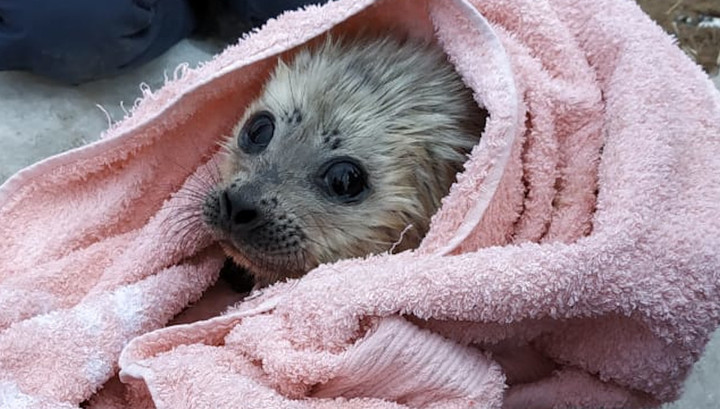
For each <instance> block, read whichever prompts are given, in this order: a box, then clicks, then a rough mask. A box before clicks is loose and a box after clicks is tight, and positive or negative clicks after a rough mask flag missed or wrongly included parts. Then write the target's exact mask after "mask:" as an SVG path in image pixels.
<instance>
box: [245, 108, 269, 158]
mask: <svg viewBox="0 0 720 409" xmlns="http://www.w3.org/2000/svg"><path fill="white" fill-rule="evenodd" d="M274 133H275V117H274V116H273V115H272V114H271V113H270V112H267V111H261V112H258V113H256V114H254V115H253V116H251V117H250V119H248V120H247V122H245V126H243V128H242V130H241V131H240V137H239V138H238V145H239V147H240V149H242V150H243V151H245V153H260V152H262V151H264V150H265V148H266V147H267V146H268V144H269V143H270V140H271V139H272V138H273V134H274Z"/></svg>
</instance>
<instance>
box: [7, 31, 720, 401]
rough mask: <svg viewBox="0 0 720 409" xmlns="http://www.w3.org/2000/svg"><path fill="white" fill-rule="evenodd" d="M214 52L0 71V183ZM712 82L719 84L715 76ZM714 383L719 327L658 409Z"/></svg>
mask: <svg viewBox="0 0 720 409" xmlns="http://www.w3.org/2000/svg"><path fill="white" fill-rule="evenodd" d="M216 51H217V49H216V48H214V47H213V46H211V45H208V44H205V43H199V42H195V41H184V42H182V43H180V44H178V45H177V46H176V47H174V48H173V49H171V50H170V51H169V52H168V53H166V54H165V55H164V56H163V57H161V58H159V59H157V60H155V61H153V62H152V63H150V64H148V65H146V66H144V67H141V68H139V69H137V70H135V71H133V72H131V73H128V74H125V75H123V76H121V77H117V78H113V79H108V80H102V81H96V82H93V83H89V84H85V85H82V86H79V87H67V86H63V85H59V84H55V83H51V82H48V81H45V80H43V79H41V78H38V77H35V76H32V75H29V74H24V73H10V72H0V183H2V182H3V181H4V180H5V179H7V178H8V177H9V176H11V175H12V174H13V173H15V172H16V171H18V170H20V169H21V168H23V167H25V166H28V165H30V164H32V163H34V162H36V161H38V160H41V159H43V158H46V157H48V156H51V155H54V154H57V153H60V152H63V151H65V150H68V149H71V148H73V147H77V146H80V145H82V144H85V143H87V142H90V141H93V140H96V139H98V137H99V136H100V133H101V132H102V131H103V130H105V129H106V128H107V126H108V121H117V120H120V119H122V117H123V116H124V115H125V114H124V109H123V107H125V108H129V107H131V106H132V104H133V102H134V101H135V99H136V98H138V97H139V96H140V95H141V91H140V88H139V84H140V83H142V82H145V83H147V84H148V85H149V86H150V88H151V89H157V88H159V87H161V86H162V84H163V83H164V81H165V74H167V75H170V76H172V72H173V70H174V68H175V67H176V66H177V65H178V64H180V63H183V62H188V63H190V65H191V66H193V65H195V64H197V62H199V61H203V60H206V59H209V58H210V56H211V55H212V53H213V52H216ZM714 82H715V85H716V86H717V87H718V89H720V77H716V78H714ZM121 103H122V105H121ZM97 105H101V106H102V107H103V109H104V111H103V110H102V109H100V108H98V106H97ZM106 112H107V114H106ZM108 115H109V117H110V118H108ZM719 385H720V331H718V332H716V333H715V336H714V338H713V340H712V341H711V342H710V344H709V345H708V348H707V350H706V352H705V354H704V356H703V358H702V359H701V360H700V362H699V363H698V364H697V365H696V366H695V368H694V370H693V372H692V374H691V375H690V378H689V379H688V382H687V384H686V391H685V393H684V395H683V397H682V399H681V400H680V401H678V402H675V403H673V404H670V405H665V406H664V407H663V408H664V409H717V408H719V407H720V387H719Z"/></svg>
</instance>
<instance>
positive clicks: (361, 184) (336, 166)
mask: <svg viewBox="0 0 720 409" xmlns="http://www.w3.org/2000/svg"><path fill="white" fill-rule="evenodd" d="M322 180H323V182H324V185H325V189H326V190H327V192H328V193H329V194H330V196H331V197H332V198H333V199H335V200H338V201H340V202H342V203H357V202H359V201H361V200H362V199H364V198H365V196H366V193H367V190H368V184H367V175H366V174H365V171H364V170H363V169H362V168H361V167H360V166H359V165H358V164H356V163H355V162H354V161H352V160H351V159H342V160H339V161H335V162H332V163H331V164H330V165H329V166H328V167H327V170H325V173H324V174H323V176H322Z"/></svg>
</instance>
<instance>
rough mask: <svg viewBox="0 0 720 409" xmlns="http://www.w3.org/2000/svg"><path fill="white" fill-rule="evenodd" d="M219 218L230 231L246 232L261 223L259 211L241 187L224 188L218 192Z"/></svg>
mask: <svg viewBox="0 0 720 409" xmlns="http://www.w3.org/2000/svg"><path fill="white" fill-rule="evenodd" d="M220 219H221V220H222V221H223V222H224V224H225V225H226V226H228V227H230V230H231V232H232V233H240V234H242V233H247V232H248V231H249V230H251V229H253V228H255V227H257V226H258V225H260V224H261V217H260V212H259V210H258V208H257V206H256V205H255V204H254V200H252V199H251V198H250V196H249V195H248V194H246V192H244V191H243V190H242V189H232V188H230V189H226V190H225V191H223V192H222V193H221V194H220Z"/></svg>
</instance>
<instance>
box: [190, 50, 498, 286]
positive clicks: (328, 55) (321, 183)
mask: <svg viewBox="0 0 720 409" xmlns="http://www.w3.org/2000/svg"><path fill="white" fill-rule="evenodd" d="M486 116H487V112H486V111H484V110H483V109H481V108H479V107H478V105H477V103H476V102H475V101H474V99H473V96H472V92H471V91H470V90H469V89H468V88H467V87H466V86H465V85H464V84H463V81H462V80H461V78H460V76H459V75H458V74H457V73H456V72H455V70H454V67H453V66H452V64H450V62H448V60H447V57H446V55H445V54H444V53H443V51H442V50H441V49H440V47H439V46H437V45H436V44H433V43H429V42H420V41H417V40H409V39H404V40H401V39H396V38H393V37H382V38H377V37H375V38H365V39H363V38H355V39H336V38H331V37H328V38H327V39H326V40H324V41H321V42H320V43H318V44H316V45H314V46H308V47H306V48H304V49H302V50H300V51H298V52H297V53H296V54H295V55H294V57H292V58H291V59H290V60H289V62H286V61H283V60H282V59H279V61H278V63H277V67H276V68H275V69H274V72H273V73H272V75H271V76H270V78H269V80H268V81H267V83H266V84H265V87H264V89H263V91H262V93H261V95H260V97H259V98H258V99H257V100H256V101H254V102H253V103H251V104H250V105H249V107H248V108H247V110H246V112H245V114H244V116H243V117H242V119H241V120H240V121H239V122H238V124H237V126H236V127H235V129H234V130H233V132H232V135H230V137H229V138H228V141H227V143H226V144H225V145H224V146H225V152H224V158H223V159H222V160H221V162H222V163H221V164H220V169H219V170H220V183H218V184H217V185H216V186H215V187H214V188H213V189H212V190H211V191H210V192H209V193H208V194H207V196H206V197H205V201H204V205H203V218H204V221H205V223H206V224H207V225H208V226H210V228H211V229H212V231H213V232H214V234H215V235H216V237H217V239H218V240H219V241H220V243H221V244H222V246H223V248H224V250H225V251H226V253H227V254H228V255H229V256H230V257H232V259H233V260H234V261H235V262H236V263H237V264H238V265H240V266H242V267H245V268H247V269H248V270H249V271H250V273H251V274H252V275H253V276H254V277H255V283H256V284H255V285H256V288H258V287H262V286H264V285H268V284H271V283H273V282H275V281H277V280H280V279H283V278H288V277H299V276H301V275H303V274H305V273H307V272H308V271H309V270H311V269H312V268H314V267H316V266H318V265H319V264H322V263H328V262H332V261H336V260H339V259H343V258H351V257H359V256H366V255H369V254H377V253H382V252H387V251H393V252H396V251H402V250H406V249H410V248H414V247H416V246H417V245H419V243H420V241H421V239H422V237H423V236H424V235H425V233H426V232H427V230H428V228H429V224H430V219H431V217H432V216H433V214H434V213H435V212H436V210H437V209H438V208H439V206H440V203H441V199H442V198H443V197H444V196H445V195H446V194H447V193H448V191H449V189H450V186H451V185H452V183H453V182H454V181H455V177H456V175H457V173H458V172H459V171H460V170H461V169H462V167H463V163H464V162H465V161H466V160H467V156H468V153H469V152H470V150H471V149H472V147H473V146H474V145H475V144H477V142H478V140H479V138H480V134H481V132H482V130H483V129H484V126H485V119H486Z"/></svg>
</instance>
